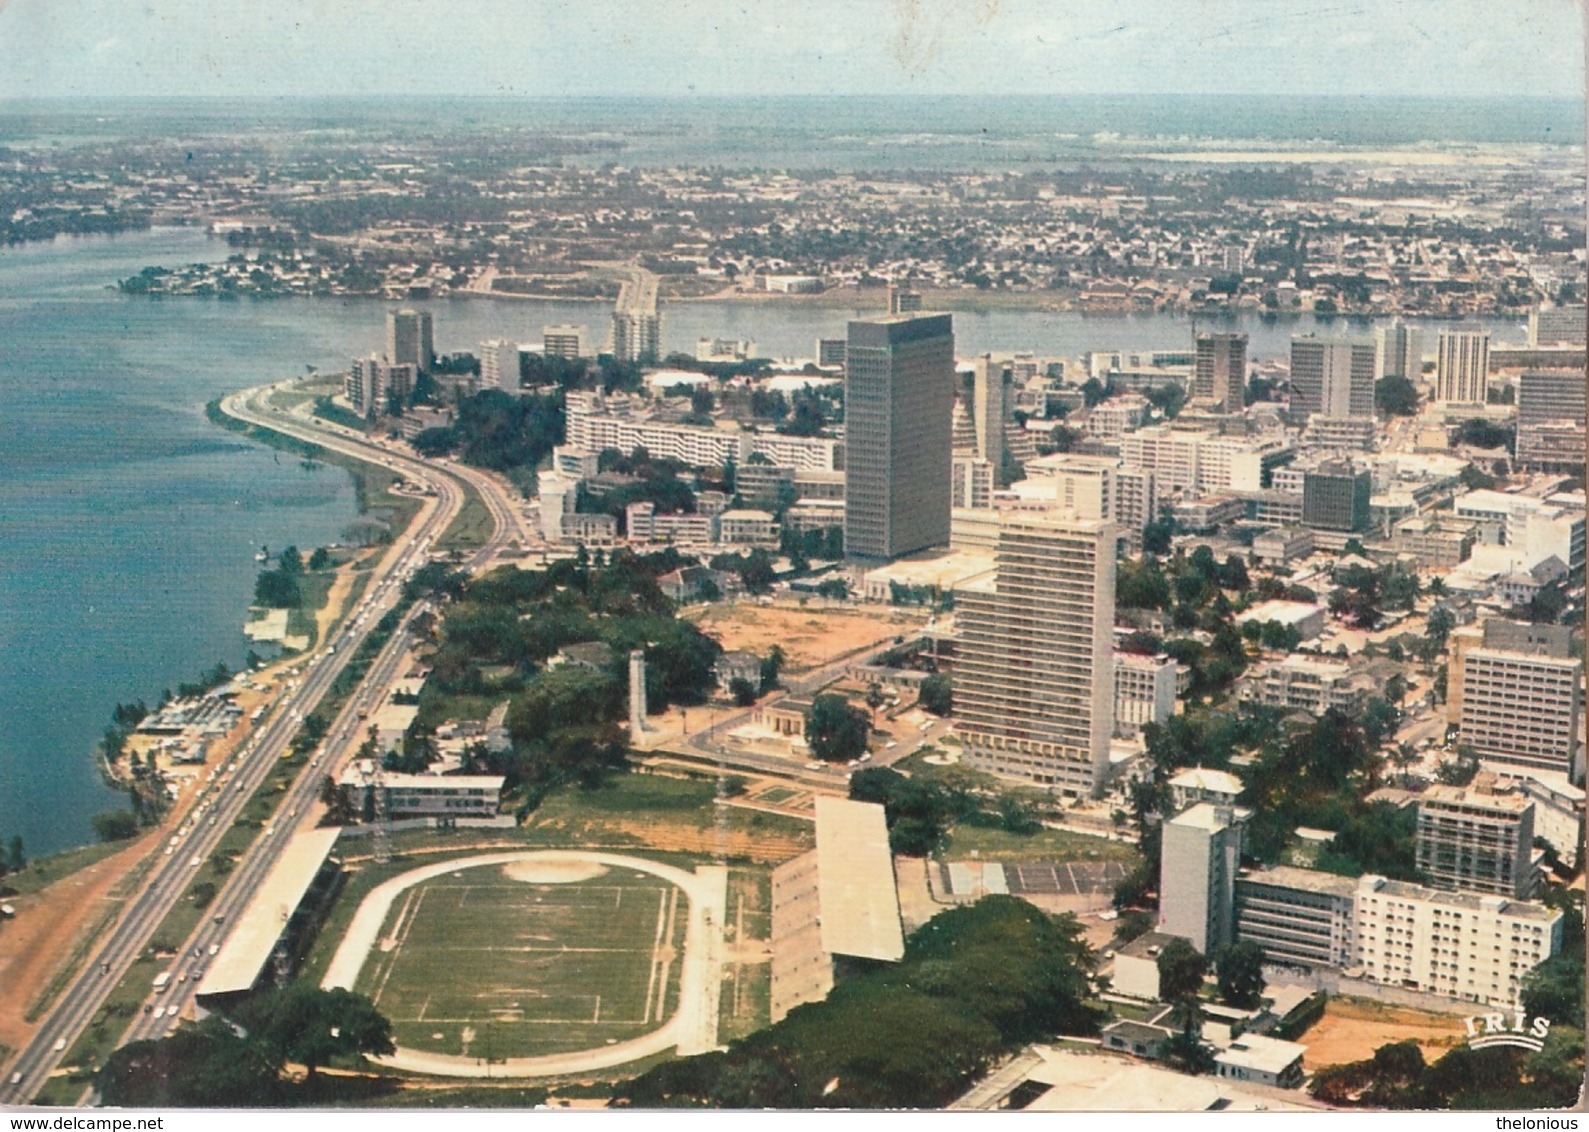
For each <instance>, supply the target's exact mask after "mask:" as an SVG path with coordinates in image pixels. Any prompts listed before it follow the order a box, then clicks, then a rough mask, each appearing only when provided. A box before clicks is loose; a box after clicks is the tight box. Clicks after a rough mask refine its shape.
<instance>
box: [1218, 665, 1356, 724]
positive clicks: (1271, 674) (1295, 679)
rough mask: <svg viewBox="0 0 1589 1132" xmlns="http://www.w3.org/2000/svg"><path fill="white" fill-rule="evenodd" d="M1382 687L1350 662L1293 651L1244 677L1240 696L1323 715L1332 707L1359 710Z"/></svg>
mask: <svg viewBox="0 0 1589 1132" xmlns="http://www.w3.org/2000/svg"><path fill="white" fill-rule="evenodd" d="M1379 686H1380V685H1379V683H1378V682H1377V681H1376V679H1375V678H1374V677H1373V676H1372V675H1370V674H1369V673H1368V672H1365V671H1361V670H1358V669H1356V668H1354V667H1353V666H1352V665H1351V664H1349V663H1348V662H1347V661H1344V660H1321V659H1318V658H1315V657H1310V656H1299V655H1296V654H1292V655H1289V656H1285V657H1282V658H1281V659H1279V660H1275V661H1270V662H1268V663H1265V664H1259V665H1255V666H1253V668H1252V669H1251V670H1249V671H1248V673H1247V675H1246V676H1244V677H1243V678H1242V681H1241V686H1240V696H1241V698H1242V699H1243V700H1247V701H1251V702H1254V703H1260V704H1264V705H1265V706H1268V707H1277V708H1281V709H1283V710H1285V711H1306V712H1310V713H1312V714H1313V715H1323V714H1324V713H1325V712H1326V711H1329V710H1330V709H1331V708H1334V709H1336V710H1337V711H1344V712H1355V711H1357V710H1358V709H1359V708H1360V707H1362V705H1363V704H1364V703H1366V702H1367V701H1368V698H1369V697H1370V696H1372V695H1374V694H1375V692H1376V691H1377V690H1378V689H1379Z"/></svg>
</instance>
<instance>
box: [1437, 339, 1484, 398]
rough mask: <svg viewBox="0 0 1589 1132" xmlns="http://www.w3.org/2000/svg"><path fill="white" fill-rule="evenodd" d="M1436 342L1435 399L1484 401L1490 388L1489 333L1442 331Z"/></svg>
mask: <svg viewBox="0 0 1589 1132" xmlns="http://www.w3.org/2000/svg"><path fill="white" fill-rule="evenodd" d="M1436 342H1437V345H1436V350H1435V400H1436V401H1449V402H1453V403H1455V404H1461V405H1482V404H1484V401H1485V396H1486V393H1487V391H1488V389H1489V375H1490V332H1489V331H1487V330H1442V331H1441V332H1440V336H1439V338H1438V339H1437V340H1436Z"/></svg>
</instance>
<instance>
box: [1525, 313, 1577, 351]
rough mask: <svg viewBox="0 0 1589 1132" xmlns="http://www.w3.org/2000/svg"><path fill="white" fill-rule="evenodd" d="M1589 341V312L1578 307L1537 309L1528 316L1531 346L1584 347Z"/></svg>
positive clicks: (1529, 342)
mask: <svg viewBox="0 0 1589 1132" xmlns="http://www.w3.org/2000/svg"><path fill="white" fill-rule="evenodd" d="M1586 341H1589V312H1586V311H1585V308H1584V305H1583V304H1582V303H1579V304H1577V305H1576V306H1572V305H1569V306H1561V307H1535V308H1534V309H1533V310H1532V311H1530V312H1529V314H1528V344H1529V345H1530V346H1582V345H1584V344H1585V342H1586Z"/></svg>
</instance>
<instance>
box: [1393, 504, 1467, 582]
mask: <svg viewBox="0 0 1589 1132" xmlns="http://www.w3.org/2000/svg"><path fill="white" fill-rule="evenodd" d="M1477 540H1478V533H1477V532H1476V531H1475V529H1474V524H1473V523H1471V522H1466V521H1464V520H1461V519H1453V518H1449V517H1447V518H1442V517H1438V516H1435V515H1415V516H1413V517H1412V518H1410V519H1403V520H1402V521H1401V522H1399V523H1397V524H1396V526H1395V529H1394V533H1393V534H1392V536H1391V546H1392V547H1393V548H1394V549H1395V551H1396V553H1398V554H1410V555H1412V557H1413V558H1415V559H1417V561H1418V565H1419V566H1422V567H1424V568H1425V569H1430V568H1433V569H1450V568H1451V567H1453V566H1457V565H1460V564H1461V563H1462V562H1464V561H1466V559H1467V557H1468V555H1470V554H1472V553H1473V544H1474V543H1475V542H1476V541H1477Z"/></svg>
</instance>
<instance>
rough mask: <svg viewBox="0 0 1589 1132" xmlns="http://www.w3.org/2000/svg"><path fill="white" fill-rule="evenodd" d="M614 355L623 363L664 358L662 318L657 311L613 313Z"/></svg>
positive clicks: (620, 311) (619, 311)
mask: <svg viewBox="0 0 1589 1132" xmlns="http://www.w3.org/2000/svg"><path fill="white" fill-rule="evenodd" d="M612 355H613V357H615V358H617V359H618V360H619V361H621V362H638V361H641V360H643V359H652V360H654V359H656V358H659V357H661V356H662V316H661V315H660V314H658V313H657V312H656V311H655V310H650V311H635V310H615V311H613V312H612Z"/></svg>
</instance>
